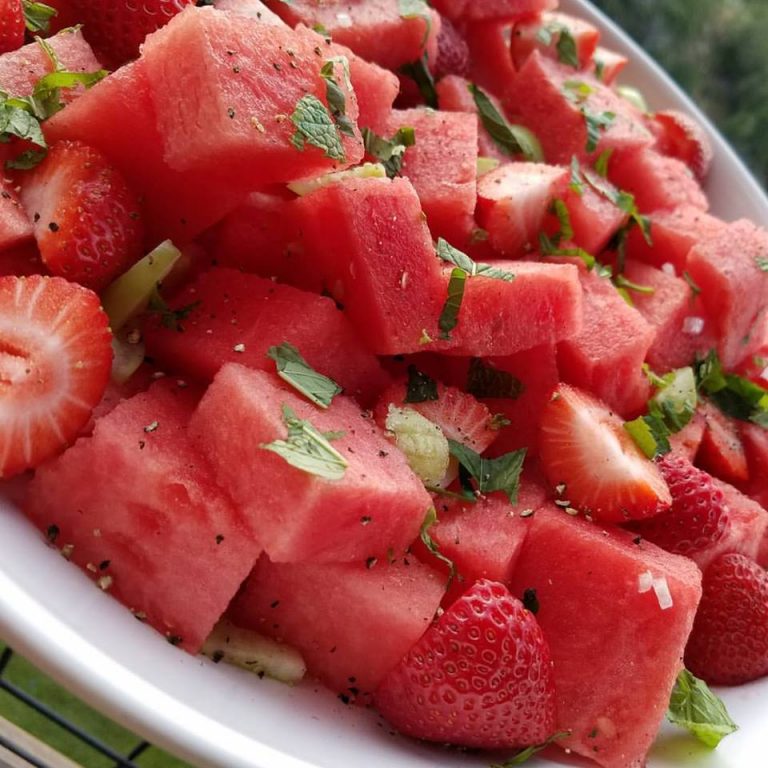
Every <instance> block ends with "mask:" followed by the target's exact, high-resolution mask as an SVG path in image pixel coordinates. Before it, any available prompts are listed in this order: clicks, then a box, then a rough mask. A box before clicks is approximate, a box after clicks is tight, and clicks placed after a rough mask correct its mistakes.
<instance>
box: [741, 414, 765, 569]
mask: <svg viewBox="0 0 768 768" xmlns="http://www.w3.org/2000/svg"><path fill="white" fill-rule="evenodd" d="M739 427H740V432H741V441H742V444H743V445H744V451H745V452H746V454H747V464H748V466H749V475H750V477H751V478H752V480H751V482H750V483H749V485H748V486H746V488H745V491H746V493H747V494H748V495H749V496H750V497H751V498H753V499H755V501H757V502H758V503H759V504H762V505H763V506H764V507H768V430H766V429H764V428H763V427H761V426H759V425H757V424H752V423H749V422H742V423H741V424H739ZM766 547H768V544H766ZM767 557H768V555H767ZM763 564H764V565H766V566H768V560H766V562H765V563H763Z"/></svg>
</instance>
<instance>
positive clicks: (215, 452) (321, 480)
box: [190, 364, 432, 563]
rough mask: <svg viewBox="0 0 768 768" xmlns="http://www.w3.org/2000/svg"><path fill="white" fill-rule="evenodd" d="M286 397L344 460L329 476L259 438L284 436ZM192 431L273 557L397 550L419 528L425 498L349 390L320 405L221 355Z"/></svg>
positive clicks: (316, 558)
mask: <svg viewBox="0 0 768 768" xmlns="http://www.w3.org/2000/svg"><path fill="white" fill-rule="evenodd" d="M283 406H288V407H289V408H291V409H292V410H293V412H294V413H295V414H296V415H297V416H298V418H300V419H306V420H309V421H310V423H311V424H312V425H313V426H314V427H315V428H316V429H317V430H318V431H320V432H321V433H326V432H333V433H338V432H341V433H342V434H341V435H340V436H339V437H338V439H334V440H333V447H334V448H335V449H336V451H338V452H339V453H340V454H341V455H342V456H343V457H344V458H345V459H346V461H347V463H348V466H347V468H346V469H345V470H344V474H343V477H341V479H338V480H331V479H326V478H325V477H320V476H317V475H314V474H310V473H309V472H305V471H303V470H301V469H297V468H296V467H294V466H292V465H290V464H289V463H288V462H287V461H286V460H285V459H283V458H282V457H281V456H279V455H277V454H276V453H273V452H272V451H269V450H266V449H265V448H263V447H262V446H263V445H265V444H268V443H271V442H273V441H275V440H284V439H285V438H286V434H287V428H286V425H285V423H284V419H283V411H282V409H283ZM190 431H191V434H192V435H193V437H194V438H195V439H196V440H197V443H198V445H199V446H200V448H201V450H202V451H203V452H204V453H205V454H206V455H207V456H208V458H209V459H210V461H211V463H212V464H213V466H214V468H215V471H216V477H217V480H218V481H219V483H220V485H221V486H222V487H223V488H224V489H226V490H227V491H228V492H229V493H230V494H231V496H232V498H233V499H234V500H235V502H236V503H237V504H239V505H240V507H241V508H242V509H243V511H244V513H245V514H246V515H247V516H248V518H249V520H250V522H251V525H252V526H253V530H254V531H256V532H257V535H258V537H259V540H260V542H261V544H262V545H263V547H264V550H265V551H266V552H267V554H268V555H269V556H270V558H271V559H272V560H273V561H275V562H299V561H303V560H307V561H312V562H350V561H357V562H359V563H364V562H365V561H366V560H367V559H368V558H370V557H385V556H386V554H387V551H388V550H391V551H393V552H394V553H395V554H398V553H401V552H403V551H404V550H405V548H406V547H407V546H408V544H410V542H411V541H413V539H414V538H416V535H417V534H418V531H419V528H420V526H421V523H422V521H423V519H424V516H425V515H426V513H427V510H428V509H429V507H430V506H431V503H432V501H431V498H430V496H429V494H428V493H427V492H426V491H425V490H424V486H423V485H422V484H421V481H420V480H419V479H418V478H417V477H416V475H414V474H413V472H411V470H410V469H409V468H408V465H407V463H406V460H405V457H404V456H403V455H402V454H401V453H400V452H399V451H397V449H395V448H394V447H393V446H392V444H391V443H390V442H389V441H388V440H387V439H386V437H385V436H384V434H383V433H382V432H381V430H379V428H378V427H377V426H376V424H375V422H374V421H373V419H372V418H371V416H370V414H368V413H364V412H362V410H361V408H360V406H359V405H357V404H356V403H355V402H354V400H351V399H350V398H347V397H345V396H343V395H341V396H337V397H336V398H335V399H334V401H333V404H332V405H331V407H330V408H329V409H328V410H327V411H321V410H320V409H319V408H317V407H316V406H314V405H311V404H310V403H309V402H308V401H306V400H304V399H303V398H299V397H298V396H297V395H295V394H294V393H293V390H291V391H288V389H287V385H286V387H283V386H281V383H280V380H279V379H278V378H277V377H276V376H275V375H273V374H271V373H265V372H264V371H255V370H251V369H248V368H244V367H243V366H241V365H233V364H228V365H225V366H224V367H223V368H222V369H221V370H220V371H219V373H218V374H217V375H216V378H215V379H214V380H213V383H212V384H211V386H210V387H209V388H208V391H207V392H206V394H205V396H204V397H203V399H202V401H201V402H200V405H199V407H198V409H197V411H196V412H195V415H194V416H193V418H192V422H191V425H190Z"/></svg>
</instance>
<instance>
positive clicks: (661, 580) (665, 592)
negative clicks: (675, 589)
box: [653, 576, 674, 611]
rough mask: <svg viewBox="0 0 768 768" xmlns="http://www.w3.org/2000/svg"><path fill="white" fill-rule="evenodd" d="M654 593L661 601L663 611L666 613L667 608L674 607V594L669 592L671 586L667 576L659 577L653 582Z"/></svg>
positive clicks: (660, 606)
mask: <svg viewBox="0 0 768 768" xmlns="http://www.w3.org/2000/svg"><path fill="white" fill-rule="evenodd" d="M653 591H654V592H655V593H656V599H657V600H658V601H659V608H661V610H662V611H666V610H667V608H671V607H672V606H673V605H674V603H673V601H672V593H671V592H670V591H669V584H667V579H666V577H665V576H659V577H658V578H656V579H654V580H653Z"/></svg>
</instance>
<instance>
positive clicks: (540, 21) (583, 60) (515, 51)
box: [512, 11, 600, 69]
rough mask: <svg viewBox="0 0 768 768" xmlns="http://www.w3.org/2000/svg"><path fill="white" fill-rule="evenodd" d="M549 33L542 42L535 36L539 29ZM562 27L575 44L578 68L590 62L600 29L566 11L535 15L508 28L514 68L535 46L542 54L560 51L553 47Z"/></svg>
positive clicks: (551, 54)
mask: <svg viewBox="0 0 768 768" xmlns="http://www.w3.org/2000/svg"><path fill="white" fill-rule="evenodd" d="M542 29H543V30H547V31H550V33H551V41H550V43H549V44H548V45H545V44H544V43H543V42H542V41H541V39H540V38H539V37H537V35H539V33H540V31H541V30H542ZM561 29H566V30H568V33H569V34H570V36H571V38H573V41H574V43H575V45H576V58H577V60H578V62H579V67H578V68H579V69H583V68H584V67H586V66H588V65H589V64H590V63H591V62H592V57H593V56H594V53H595V49H596V48H597V43H598V41H599V40H600V32H599V31H598V29H597V27H595V26H593V25H592V24H590V23H589V22H588V21H584V20H583V19H579V18H576V17H575V16H571V15H569V14H567V13H558V12H557V11H555V12H552V13H542V14H541V16H540V17H539V18H535V19H526V20H524V21H521V22H519V23H518V24H515V28H514V29H513V30H512V60H513V61H514V62H515V68H516V69H520V68H521V67H522V66H523V64H524V63H525V60H526V59H527V58H528V57H529V56H530V55H531V52H532V51H533V50H534V49H536V50H538V51H540V52H541V54H542V55H544V56H549V57H550V58H552V59H558V60H559V57H560V53H559V51H558V50H557V43H558V41H559V39H560V38H559V30H561Z"/></svg>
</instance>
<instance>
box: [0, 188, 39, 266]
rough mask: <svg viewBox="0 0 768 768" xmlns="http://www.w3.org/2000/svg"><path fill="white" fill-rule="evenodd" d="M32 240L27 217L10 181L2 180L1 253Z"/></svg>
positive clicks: (0, 214)
mask: <svg viewBox="0 0 768 768" xmlns="http://www.w3.org/2000/svg"><path fill="white" fill-rule="evenodd" d="M31 239H32V222H31V221H30V220H29V218H28V217H27V214H26V213H25V212H24V209H23V208H22V207H21V203H20V202H19V199H18V197H17V195H16V193H15V192H14V189H13V186H12V184H11V182H10V180H9V179H3V178H0V252H1V251H5V250H7V249H8V248H13V247H15V246H19V245H21V244H23V243H25V242H29V241H31Z"/></svg>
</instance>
